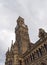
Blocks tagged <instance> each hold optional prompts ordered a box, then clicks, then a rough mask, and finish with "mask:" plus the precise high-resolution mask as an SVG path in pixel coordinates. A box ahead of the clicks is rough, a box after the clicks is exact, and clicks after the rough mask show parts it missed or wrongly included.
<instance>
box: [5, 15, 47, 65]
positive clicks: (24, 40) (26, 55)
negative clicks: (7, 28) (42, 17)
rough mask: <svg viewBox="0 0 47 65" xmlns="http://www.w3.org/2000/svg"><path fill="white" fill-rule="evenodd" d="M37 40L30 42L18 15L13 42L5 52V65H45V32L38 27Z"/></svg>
mask: <svg viewBox="0 0 47 65" xmlns="http://www.w3.org/2000/svg"><path fill="white" fill-rule="evenodd" d="M38 36H39V40H38V41H37V42H36V43H35V44H33V43H32V42H30V38H29V34H28V27H27V25H25V23H24V19H23V18H22V17H20V16H19V18H18V19H17V26H16V28H15V37H16V39H15V42H14V44H13V41H12V45H11V48H10V50H9V49H8V51H7V52H6V60H5V65H47V33H46V32H45V31H44V30H43V29H42V28H40V29H39V35H38Z"/></svg>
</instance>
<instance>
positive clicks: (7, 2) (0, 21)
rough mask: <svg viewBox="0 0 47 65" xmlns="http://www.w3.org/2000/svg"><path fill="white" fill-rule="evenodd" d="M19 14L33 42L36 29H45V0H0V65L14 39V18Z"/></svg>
mask: <svg viewBox="0 0 47 65" xmlns="http://www.w3.org/2000/svg"><path fill="white" fill-rule="evenodd" d="M19 16H21V17H23V18H24V19H25V24H27V25H28V28H29V36H30V41H31V42H33V43H35V42H36V41H37V40H38V39H39V38H38V29H39V28H43V29H45V31H47V0H0V65H5V64H4V63H5V53H6V51H7V49H8V47H10V46H11V40H12V39H13V40H15V33H14V31H15V27H16V20H17V18H18V17H19Z"/></svg>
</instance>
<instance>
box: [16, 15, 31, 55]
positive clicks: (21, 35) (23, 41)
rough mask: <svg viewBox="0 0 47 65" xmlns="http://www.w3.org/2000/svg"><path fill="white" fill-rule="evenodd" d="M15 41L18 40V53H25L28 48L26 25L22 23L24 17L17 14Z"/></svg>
mask: <svg viewBox="0 0 47 65" xmlns="http://www.w3.org/2000/svg"><path fill="white" fill-rule="evenodd" d="M15 34H16V41H17V42H18V46H19V47H18V48H19V53H22V54H23V53H25V52H26V51H27V50H28V49H29V48H30V40H29V34H28V27H27V25H25V24H24V19H23V18H21V17H20V16H19V18H18V19H17V26H16V28H15Z"/></svg>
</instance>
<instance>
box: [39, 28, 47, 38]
mask: <svg viewBox="0 0 47 65" xmlns="http://www.w3.org/2000/svg"><path fill="white" fill-rule="evenodd" d="M38 36H39V38H44V37H45V36H46V32H45V30H44V29H42V28H40V29H39V35H38Z"/></svg>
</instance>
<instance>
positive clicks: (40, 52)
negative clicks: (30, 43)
mask: <svg viewBox="0 0 47 65" xmlns="http://www.w3.org/2000/svg"><path fill="white" fill-rule="evenodd" d="M39 52H40V55H41V56H42V51H41V49H40V48H39Z"/></svg>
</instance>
